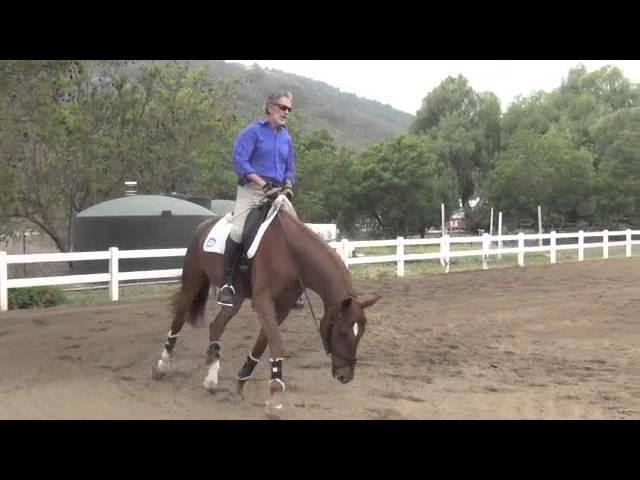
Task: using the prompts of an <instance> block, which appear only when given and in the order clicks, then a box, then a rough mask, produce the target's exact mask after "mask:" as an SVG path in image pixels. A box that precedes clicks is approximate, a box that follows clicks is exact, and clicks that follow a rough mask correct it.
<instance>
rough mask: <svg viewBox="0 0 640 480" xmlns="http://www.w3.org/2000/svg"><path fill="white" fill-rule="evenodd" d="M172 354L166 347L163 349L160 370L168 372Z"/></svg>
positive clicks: (159, 361) (159, 362)
mask: <svg viewBox="0 0 640 480" xmlns="http://www.w3.org/2000/svg"><path fill="white" fill-rule="evenodd" d="M170 359H171V355H170V354H169V352H167V349H166V348H165V349H164V350H162V355H161V356H160V360H158V371H159V372H162V373H167V372H168V371H169V367H170V366H171V365H170V361H169V360H170Z"/></svg>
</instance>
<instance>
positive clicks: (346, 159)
mask: <svg viewBox="0 0 640 480" xmlns="http://www.w3.org/2000/svg"><path fill="white" fill-rule="evenodd" d="M296 137H297V138H296ZM294 143H295V145H296V147H295V149H296V177H297V180H296V188H295V195H296V197H295V205H296V211H297V212H298V214H299V215H300V217H301V218H304V220H305V221H306V222H315V223H333V222H341V220H342V218H341V217H342V211H343V209H344V205H345V203H346V202H347V201H348V195H349V190H350V188H352V185H351V184H352V182H351V181H350V177H349V174H350V164H351V161H352V154H351V152H350V151H348V150H346V149H340V148H338V146H337V145H336V142H335V139H334V138H333V137H332V136H331V134H330V133H329V132H328V131H326V130H312V131H310V132H308V133H305V134H303V135H299V136H298V135H296V134H295V133H294Z"/></svg>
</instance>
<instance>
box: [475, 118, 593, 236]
mask: <svg viewBox="0 0 640 480" xmlns="http://www.w3.org/2000/svg"><path fill="white" fill-rule="evenodd" d="M592 185H593V166H592V156H591V154H590V153H589V152H587V151H585V150H579V149H576V148H575V147H574V146H573V145H572V144H571V142H570V141H569V139H567V138H566V137H565V136H562V135H560V134H557V133H553V132H549V133H547V134H546V135H540V134H537V133H535V132H532V131H527V130H523V131H520V132H518V133H517V134H516V135H514V137H513V138H512V139H511V140H510V142H509V144H508V145H507V146H506V149H505V151H504V152H502V153H501V154H500V156H499V158H498V161H497V165H496V168H495V170H493V171H492V172H491V173H490V174H489V175H488V177H487V182H486V194H487V203H488V204H490V205H494V206H495V207H496V208H497V209H499V210H501V211H502V212H504V213H505V216H506V218H507V219H508V223H510V224H511V226H517V225H518V224H519V223H520V222H530V223H534V222H536V219H537V206H538V205H541V206H542V208H543V209H544V211H545V212H547V215H546V218H547V219H550V220H551V221H552V222H560V223H561V222H577V221H578V220H580V219H583V218H587V217H588V216H589V215H590V214H591V211H592V204H591V201H590V198H591V193H592Z"/></svg>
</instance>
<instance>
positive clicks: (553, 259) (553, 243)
mask: <svg viewBox="0 0 640 480" xmlns="http://www.w3.org/2000/svg"><path fill="white" fill-rule="evenodd" d="M556 252H557V251H556V231H555V230H554V231H553V232H551V239H550V240H549V256H550V257H551V263H556V261H557V257H556Z"/></svg>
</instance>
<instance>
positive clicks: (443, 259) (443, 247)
mask: <svg viewBox="0 0 640 480" xmlns="http://www.w3.org/2000/svg"><path fill="white" fill-rule="evenodd" d="M634 235H635V236H639V237H640V230H622V231H611V232H610V231H608V230H604V231H602V232H583V231H579V232H576V233H556V232H551V233H544V234H524V233H519V234H517V235H500V236H498V235H493V236H490V235H489V234H488V233H485V234H484V235H482V236H475V237H451V236H449V235H445V236H443V237H440V238H426V239H405V238H403V237H398V238H396V239H395V240H371V241H353V242H351V241H349V240H347V239H343V240H342V241H339V242H330V243H329V245H331V247H332V248H334V249H336V251H337V252H338V253H339V255H340V257H341V258H342V259H343V261H344V262H345V264H346V265H347V266H350V265H361V264H372V263H396V265H397V275H398V276H399V277H402V276H404V266H405V262H406V261H416V260H439V262H440V264H441V265H442V266H443V269H444V271H445V272H448V271H449V265H450V261H451V258H460V257H481V258H482V268H483V269H484V270H486V269H487V268H488V264H487V260H488V258H489V257H490V256H492V255H498V256H501V255H504V254H517V256H518V265H519V266H524V260H525V254H527V253H540V252H549V258H550V263H556V262H557V252H558V251H561V250H577V251H578V261H583V260H584V251H585V250H586V249H596V248H598V249H602V258H609V249H610V248H612V247H625V255H626V256H627V257H631V255H632V251H633V245H640V238H639V239H634V238H633V237H634ZM611 237H623V238H624V240H616V241H611V240H610V238H611ZM572 238H575V239H577V243H565V244H558V240H559V239H562V240H567V239H572ZM591 238H602V241H597V242H585V239H591ZM544 240H548V244H547V245H540V244H541V243H542V242H543V241H544ZM527 241H535V242H536V245H533V246H526V242H527ZM509 242H511V243H515V244H516V246H515V247H509V246H507V247H505V246H504V244H505V243H507V244H508V243H509ZM455 244H466V245H470V244H471V245H473V244H478V248H474V249H469V250H452V248H451V246H452V245H455ZM416 245H434V246H438V251H434V252H427V253H406V252H405V248H406V247H407V246H416ZM494 245H495V247H494ZM367 247H395V249H396V252H395V253H394V254H391V255H367V256H353V252H354V250H355V249H357V248H367ZM186 251H187V249H186V248H172V249H149V250H119V249H118V248H117V247H112V248H110V249H109V250H108V251H98V252H75V253H45V254H43V253H38V254H29V255H7V253H6V252H2V251H0V311H6V310H8V308H9V304H8V289H9V288H23V287H36V286H48V285H76V284H88V283H89V284H90V283H105V282H107V283H108V286H109V298H110V299H111V300H112V301H117V300H118V297H119V295H118V294H119V282H120V281H125V280H145V279H162V278H179V277H180V275H181V274H182V269H171V270H145V271H137V272H120V271H119V260H121V259H129V258H159V257H181V256H184V255H185V254H186ZM85 260H108V261H109V271H108V272H105V273H96V274H89V275H64V276H49V277H39V278H16V279H11V278H8V268H7V266H8V265H11V264H25V263H45V262H70V261H85Z"/></svg>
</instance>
